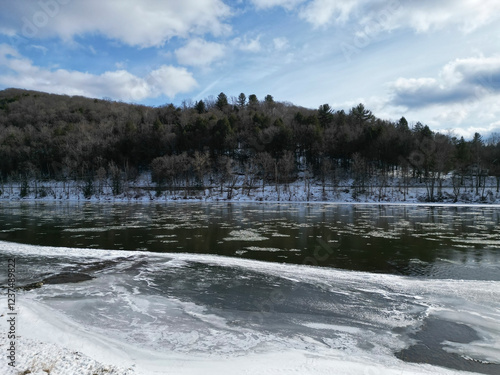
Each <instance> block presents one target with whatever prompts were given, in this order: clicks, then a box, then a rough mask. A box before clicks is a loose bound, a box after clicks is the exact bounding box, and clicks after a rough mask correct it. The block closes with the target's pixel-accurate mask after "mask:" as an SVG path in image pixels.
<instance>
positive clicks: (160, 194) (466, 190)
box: [0, 175, 500, 204]
mask: <svg viewBox="0 0 500 375" xmlns="http://www.w3.org/2000/svg"><path fill="white" fill-rule="evenodd" d="M86 188H87V187H86V184H85V183H84V182H82V181H69V182H68V181H66V182H61V181H44V182H35V181H32V182H30V183H29V184H28V185H24V186H23V185H22V184H20V183H2V184H0V201H2V200H4V201H11V200H41V201H64V200H70V201H85V200H87V201H103V202H105V201H115V202H129V201H134V202H162V201H179V200H194V201H235V202H237V201H242V202H336V203H342V202H347V203H351V202H352V203H363V202H365V203H409V204H412V203H440V204H456V203H467V204H499V203H500V192H497V191H496V185H495V180H494V179H493V178H490V180H489V181H487V185H486V187H481V188H479V189H476V188H475V187H473V186H461V187H460V188H457V187H455V188H454V187H453V184H452V181H451V178H448V179H445V180H443V182H442V185H441V188H438V187H437V186H435V187H434V191H433V195H434V199H433V200H432V201H430V200H429V199H428V197H429V187H428V186H426V185H425V183H423V182H419V181H418V180H416V179H415V180H414V181H412V183H411V185H410V186H406V187H405V186H404V185H403V183H402V181H401V180H400V179H398V178H394V179H391V180H389V181H388V182H387V184H386V185H384V186H375V185H369V184H368V185H367V186H366V187H365V188H364V189H362V190H360V189H359V187H357V186H355V184H354V182H353V181H352V180H346V181H342V182H340V183H339V184H337V185H335V186H333V185H331V184H325V185H324V186H323V184H321V183H320V182H319V181H316V182H311V183H309V182H307V183H306V182H305V181H304V180H297V181H295V182H293V183H290V184H278V185H274V184H269V183H267V184H264V186H263V184H262V182H261V181H260V182H258V183H256V184H255V186H253V187H251V188H248V186H245V185H244V184H242V183H241V184H236V185H234V186H227V185H225V186H223V187H222V188H221V187H220V186H219V187H211V188H200V187H198V188H195V187H190V188H183V187H179V188H177V189H176V190H169V189H161V190H158V189H157V188H156V187H155V185H154V184H153V183H151V181H150V177H149V176H148V175H145V176H143V177H142V178H140V179H138V180H136V181H135V182H130V183H128V184H125V185H124V186H123V188H122V191H121V192H120V193H119V194H116V193H114V192H113V188H112V186H111V185H110V184H102V185H99V186H98V185H97V184H94V185H93V187H92V189H91V190H92V192H91V194H89V192H88V191H87V192H86Z"/></svg>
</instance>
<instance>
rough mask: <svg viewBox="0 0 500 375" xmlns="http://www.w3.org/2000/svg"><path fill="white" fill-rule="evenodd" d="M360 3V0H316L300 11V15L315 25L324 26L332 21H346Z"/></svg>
mask: <svg viewBox="0 0 500 375" xmlns="http://www.w3.org/2000/svg"><path fill="white" fill-rule="evenodd" d="M360 3H361V1H359V0H343V1H331V0H314V1H311V2H310V3H308V4H307V5H306V6H305V7H304V8H303V9H302V10H301V11H300V17H301V18H303V19H305V20H306V21H307V22H309V23H311V24H312V25H313V26H314V27H320V26H324V25H327V24H329V23H331V22H336V23H344V22H346V21H347V20H348V19H349V16H350V14H351V12H352V11H353V10H354V8H355V7H357V6H358V5H359V4H360Z"/></svg>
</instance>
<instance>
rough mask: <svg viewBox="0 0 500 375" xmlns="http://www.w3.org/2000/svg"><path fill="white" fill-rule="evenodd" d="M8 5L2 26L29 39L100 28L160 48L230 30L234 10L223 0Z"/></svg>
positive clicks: (111, 35)
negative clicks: (176, 39)
mask: <svg viewBox="0 0 500 375" xmlns="http://www.w3.org/2000/svg"><path fill="white" fill-rule="evenodd" d="M66 3H67V4H66ZM41 4H51V7H49V8H44V7H43V6H42V5H41ZM5 7H6V9H4V11H2V14H3V16H2V15H0V22H1V23H2V24H3V27H2V30H11V29H13V28H14V29H15V30H17V31H18V35H20V36H23V37H26V38H43V37H50V36H59V37H60V38H62V39H63V40H66V41H71V40H72V39H73V38H74V37H75V36H81V35H85V34H92V33H99V34H102V35H105V36H106V37H108V38H112V39H116V40H119V41H121V42H123V43H125V44H128V45H131V46H138V47H152V46H156V47H158V46H162V45H163V44H164V43H165V42H166V41H167V40H168V39H170V38H172V37H174V36H180V37H189V36H190V35H193V34H194V35H203V34H205V33H211V34H213V35H221V34H225V33H227V32H228V31H229V30H230V26H229V25H228V24H226V23H224V19H225V18H227V17H229V16H230V15H231V11H230V8H229V7H228V6H227V5H226V4H224V2H223V1H222V0H183V1H156V0H141V1H140V2H139V1H135V0H121V1H100V0H86V1H67V0H65V1H62V0H45V1H40V2H38V1H37V2H25V1H12V2H8V3H7V4H5Z"/></svg>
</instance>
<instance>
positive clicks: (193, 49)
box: [175, 38, 226, 66]
mask: <svg viewBox="0 0 500 375" xmlns="http://www.w3.org/2000/svg"><path fill="white" fill-rule="evenodd" d="M225 51H226V48H225V47H224V45H222V44H219V43H214V42H207V41H205V40H203V39H200V38H196V39H193V40H190V41H189V42H188V43H187V44H186V45H185V46H184V47H181V48H179V49H177V50H176V51H175V55H176V57H177V61H178V62H179V64H182V65H191V66H207V65H210V64H211V63H212V62H214V61H215V60H219V59H221V58H222V57H224V54H225Z"/></svg>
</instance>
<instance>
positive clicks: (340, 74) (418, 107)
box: [0, 0, 500, 136]
mask: <svg viewBox="0 0 500 375" xmlns="http://www.w3.org/2000/svg"><path fill="white" fill-rule="evenodd" d="M0 5H1V9H2V12H1V13H0V89H3V88H7V87H19V88H26V89H34V90H41V91H47V92H53V93H60V94H68V95H84V96H89V97H97V98H103V97H109V98H112V99H115V100H122V101H126V102H134V103H143V104H147V105H155V106H156V105H162V104H165V103H170V102H172V103H174V104H177V105H179V104H180V103H181V102H182V101H183V100H184V99H192V100H199V99H204V98H206V97H208V96H210V95H214V96H216V95H217V94H218V93H220V92H221V91H222V92H224V93H226V94H227V95H228V96H229V97H231V96H237V95H238V94H239V93H240V92H244V93H246V94H247V96H248V94H252V93H254V94H256V95H257V96H258V97H259V98H260V99H262V98H263V97H264V96H265V95H266V94H271V95H273V96H274V98H275V100H279V101H288V102H292V103H294V104H297V105H301V106H305V107H309V108H317V107H318V106H319V105H321V104H324V103H328V104H330V105H331V106H332V107H333V108H334V109H346V110H348V109H349V108H351V107H352V106H354V105H356V104H357V103H360V102H362V103H364V104H365V106H367V107H368V108H369V109H371V110H372V111H373V112H374V114H375V115H377V116H378V117H381V118H384V119H389V120H397V119H399V118H400V117H401V116H405V117H406V118H407V119H408V121H409V122H410V124H411V123H415V122H417V121H421V122H422V123H424V124H428V125H429V126H430V127H431V128H432V129H433V130H439V131H449V130H453V131H454V133H455V134H456V135H464V136H470V135H471V134H473V133H474V132H475V131H478V132H480V133H481V134H484V135H487V134H488V133H489V132H491V131H499V130H500V1H498V0H482V1H479V0H439V1H434V0H418V1H417V0H394V1H393V0H385V1H382V0H342V1H340V0H339V1H337V0H249V1H243V0H240V1H238V0H235V1H229V0H182V1H181V0H179V1H178V0H163V1H160V0H140V1H139V0H116V1H115V0H106V1H104V0H85V1H84V0H37V1H35V0H33V1H24V0H19V1H11V0H0Z"/></svg>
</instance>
